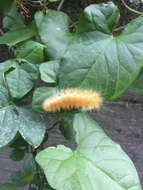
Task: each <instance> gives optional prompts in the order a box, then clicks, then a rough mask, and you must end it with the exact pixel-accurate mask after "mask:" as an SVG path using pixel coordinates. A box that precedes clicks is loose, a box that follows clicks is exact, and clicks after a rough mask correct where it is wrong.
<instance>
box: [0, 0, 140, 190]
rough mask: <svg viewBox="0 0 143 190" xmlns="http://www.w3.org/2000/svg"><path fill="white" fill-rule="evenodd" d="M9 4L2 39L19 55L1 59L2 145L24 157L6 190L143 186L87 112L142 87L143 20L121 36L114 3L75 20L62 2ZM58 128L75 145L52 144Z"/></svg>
mask: <svg viewBox="0 0 143 190" xmlns="http://www.w3.org/2000/svg"><path fill="white" fill-rule="evenodd" d="M5 2H6V4H4V3H3V4H2V6H1V11H2V12H3V16H4V18H3V23H2V24H3V30H2V31H1V34H2V36H1V37H0V44H6V45H7V46H8V48H9V52H10V53H11V55H12V56H11V57H12V58H11V59H9V60H7V61H4V62H2V63H0V148H1V149H0V150H1V151H3V150H4V149H5V148H7V147H8V146H9V147H11V150H12V151H11V154H10V158H11V159H12V160H14V161H20V160H24V161H23V169H22V170H20V171H16V172H13V173H12V174H11V183H6V184H1V185H0V190H3V189H9V190H13V189H14V190H16V189H19V187H22V188H25V186H27V185H28V188H29V190H36V189H38V190H45V189H48V190H50V189H56V190H75V189H76V190H84V189H87V190H99V189H102V190H111V189H114V190H123V189H128V190H141V186H140V182H139V178H138V175H137V172H136V169H135V167H134V165H133V163H132V161H131V160H130V158H129V157H128V156H127V154H126V153H125V152H124V151H123V150H122V148H121V147H120V145H118V144H117V143H115V142H114V141H112V140H111V139H110V138H109V137H108V136H107V135H106V134H105V132H104V131H103V130H102V127H101V126H99V125H98V124H97V122H96V121H95V120H94V119H93V118H92V117H91V116H90V114H89V112H88V111H92V110H93V109H94V108H95V109H96V110H97V111H99V108H100V107H102V106H104V102H106V101H113V100H114V99H116V98H117V97H119V96H120V95H121V94H122V93H123V92H125V91H126V90H127V89H131V90H135V91H136V92H137V91H138V92H142V90H143V85H141V81H142V77H141V76H142V70H141V69H142V66H143V35H142V33H143V17H141V16H140V17H138V18H136V19H134V20H132V21H131V22H130V23H129V24H128V25H127V26H126V28H124V30H123V31H122V32H121V33H120V34H118V35H117V34H116V32H115V31H116V28H117V25H118V22H119V18H120V13H119V10H118V8H117V6H116V5H114V3H112V2H108V3H102V4H93V5H89V6H88V7H86V8H85V9H84V10H83V12H82V14H81V16H80V17H79V20H78V22H76V23H74V22H73V21H72V20H71V19H70V18H69V16H68V15H67V14H66V13H64V12H62V11H60V10H59V9H60V7H61V6H62V4H61V3H63V2H62V1H60V2H58V3H57V4H58V10H52V9H48V8H47V6H48V4H50V3H51V2H52V1H49V2H47V1H45V3H43V4H40V8H39V7H38V11H37V9H36V11H35V12H32V13H31V9H30V8H29V7H28V4H26V2H25V1H22V2H21V1H10V0H7V1H5ZM28 2H29V3H33V1H27V3H28ZM39 2H41V1H39ZM41 3H42V2H41ZM59 3H60V5H59ZM137 81H139V82H137ZM55 116H56V119H55ZM45 117H49V118H50V119H51V120H50V119H49V120H48V122H47V125H46V122H45ZM53 117H54V119H53ZM51 121H54V122H51ZM55 126H59V129H60V131H61V133H62V135H63V136H64V137H65V138H66V139H68V140H70V141H71V140H72V141H74V142H75V143H76V145H77V146H76V148H75V149H74V150H72V149H70V148H67V147H65V146H64V145H58V146H57V147H46V144H47V142H48V133H49V131H50V130H52V129H53V128H54V127H55Z"/></svg>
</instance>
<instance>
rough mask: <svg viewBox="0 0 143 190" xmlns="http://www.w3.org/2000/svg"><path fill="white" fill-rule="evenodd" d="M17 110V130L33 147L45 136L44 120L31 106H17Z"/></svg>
mask: <svg viewBox="0 0 143 190" xmlns="http://www.w3.org/2000/svg"><path fill="white" fill-rule="evenodd" d="M17 110H18V112H19V132H20V134H21V135H22V137H23V138H24V139H25V140H26V141H27V142H28V143H29V144H31V145H32V146H34V147H35V148H36V147H38V146H39V145H40V144H41V142H42V141H43V139H44V136H45V121H44V118H43V116H42V115H40V114H39V113H37V112H35V111H33V110H32V109H31V106H30V105H28V106H24V107H17Z"/></svg>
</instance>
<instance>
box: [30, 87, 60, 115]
mask: <svg viewBox="0 0 143 190" xmlns="http://www.w3.org/2000/svg"><path fill="white" fill-rule="evenodd" d="M56 92H57V89H56V88H54V87H40V88H37V89H36V90H35V92H34V95H33V99H32V108H33V109H34V110H36V111H39V112H44V110H43V109H42V104H43V102H44V100H45V99H46V98H48V97H50V96H52V95H53V94H55V93H56Z"/></svg>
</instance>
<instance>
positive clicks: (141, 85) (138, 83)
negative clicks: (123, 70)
mask: <svg viewBox="0 0 143 190" xmlns="http://www.w3.org/2000/svg"><path fill="white" fill-rule="evenodd" d="M128 90H130V91H131V92H135V93H139V94H140V93H143V69H142V70H141V71H140V73H139V75H138V76H137V78H136V79H135V81H134V82H133V84H132V85H131V86H130V88H129V89H128Z"/></svg>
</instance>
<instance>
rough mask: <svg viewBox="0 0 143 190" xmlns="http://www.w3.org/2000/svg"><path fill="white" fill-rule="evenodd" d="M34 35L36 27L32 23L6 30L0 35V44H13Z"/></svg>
mask: <svg viewBox="0 0 143 190" xmlns="http://www.w3.org/2000/svg"><path fill="white" fill-rule="evenodd" d="M34 35H36V28H35V25H33V24H32V25H29V26H26V27H22V28H18V29H14V30H11V31H8V32H7V33H5V34H4V35H3V36H1V37H0V44H7V45H9V46H13V45H15V44H17V43H19V42H22V41H24V40H27V39H29V38H31V37H33V36H34Z"/></svg>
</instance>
